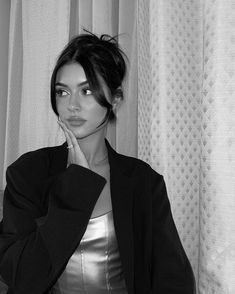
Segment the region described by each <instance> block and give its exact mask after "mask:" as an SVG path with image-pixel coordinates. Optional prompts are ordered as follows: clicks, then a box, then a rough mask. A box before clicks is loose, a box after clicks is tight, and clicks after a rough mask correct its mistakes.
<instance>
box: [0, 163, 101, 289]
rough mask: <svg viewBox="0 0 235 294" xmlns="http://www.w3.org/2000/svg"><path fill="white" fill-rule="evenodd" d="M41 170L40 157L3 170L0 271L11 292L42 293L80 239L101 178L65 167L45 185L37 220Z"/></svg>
mask: <svg viewBox="0 0 235 294" xmlns="http://www.w3.org/2000/svg"><path fill="white" fill-rule="evenodd" d="M37 165H38V166H37ZM46 172H47V171H46V169H45V167H44V166H43V160H41V159H40V160H34V161H32V160H23V162H20V164H18V165H13V166H10V167H9V168H8V169H7V173H6V178H7V186H6V189H5V194H4V202H3V219H2V222H1V226H0V275H1V276H2V277H3V279H4V281H5V283H6V284H7V285H8V286H9V289H10V291H11V292H10V293H16V294H32V293H34V294H43V293H47V291H48V290H49V289H50V288H51V286H52V285H53V284H54V282H55V281H56V279H57V278H58V275H59V274H60V272H61V271H62V270H63V267H64V266H65V265H66V263H67V261H68V259H69V257H70V256H71V254H72V253H73V251H74V250H75V248H76V246H77V245H78V243H79V242H80V240H81V238H82V236H83V234H84V232H85V229H86V226H87V223H88V220H89V218H90V215H91V212H92V210H93V207H94V205H95V202H96V201H97V199H98V197H99V194H100V193H101V191H102V189H103V187H104V185H105V182H106V180H105V179H104V178H103V177H101V176H100V175H98V174H96V173H94V172H93V171H91V170H89V169H86V168H83V167H81V166H79V165H70V166H69V167H68V168H67V169H66V170H65V171H64V172H62V173H61V174H60V175H59V176H58V177H57V178H56V180H55V181H54V183H53V185H51V187H50V189H48V194H49V200H48V201H49V206H48V212H47V214H46V215H45V217H44V218H42V217H43V214H42V208H41V207H42V204H41V203H40V201H41V200H40V201H39V199H40V197H39V195H38V190H40V184H41V183H42V179H43V178H45V175H44V174H45V173H46ZM39 223H40V225H38V224H39Z"/></svg>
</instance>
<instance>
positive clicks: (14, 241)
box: [0, 33, 194, 294]
mask: <svg viewBox="0 0 235 294" xmlns="http://www.w3.org/2000/svg"><path fill="white" fill-rule="evenodd" d="M123 56H124V55H123V53H122V51H121V50H120V48H119V47H118V44H117V42H116V41H115V40H114V38H111V37H109V36H107V35H102V36H101V37H100V38H99V37H97V36H95V35H93V34H90V33H87V34H83V35H79V36H78V37H76V38H74V39H73V40H71V41H70V43H69V44H68V45H67V46H66V47H65V49H64V50H63V52H62V53H61V55H60V56H59V58H58V61H57V64H56V66H55V68H54V71H53V73H52V78H51V104H52V108H53V110H54V112H55V113H56V115H57V116H58V123H59V126H60V127H61V128H62V130H63V132H64V134H65V137H66V142H65V143H64V144H63V145H61V146H56V147H48V148H42V149H39V150H36V151H33V152H29V153H26V154H24V155H22V156H21V157H20V158H19V159H18V160H16V161H15V162H14V163H13V164H12V165H11V166H9V167H8V169H7V173H6V177H7V186H6V190H5V196H4V208H3V209H4V210H3V214H4V217H3V220H2V223H1V228H0V232H1V234H0V274H1V275H2V277H3V279H4V281H5V282H6V284H7V285H9V291H8V293H15V294H43V293H49V292H50V293H54V294H65V293H66V294H72V293H89V294H93V293H96V294H99V293H102V294H104V293H116V294H124V293H136V294H137V293H139V294H147V293H156V294H157V293H158V294H193V293H194V277H193V273H192V269H191V266H190V264H189V261H188V259H187V257H186V255H185V252H184V250H183V247H182V245H181V242H180V239H179V236H178V234H177V231H176V228H175V225H174V222H173V219H172V214H171V210H170V205H169V201H168V198H167V193H166V188H165V184H164V180H163V177H162V176H161V175H159V174H157V173H156V172H155V171H154V170H152V169H151V167H150V166H149V165H148V164H146V163H144V162H143V161H141V160H138V159H135V158H131V157H127V156H124V155H121V154H118V153H116V152H115V151H114V150H113V149H112V147H111V146H110V145H109V143H108V141H107V140H106V139H105V136H106V129H107V124H108V123H109V122H112V121H113V120H114V119H115V115H114V110H115V109H116V108H117V107H118V105H119V104H120V102H121V100H122V98H123V92H122V81H123V79H124V76H125V72H126V65H125V60H124V57H123Z"/></svg>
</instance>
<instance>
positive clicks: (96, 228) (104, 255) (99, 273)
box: [52, 211, 127, 294]
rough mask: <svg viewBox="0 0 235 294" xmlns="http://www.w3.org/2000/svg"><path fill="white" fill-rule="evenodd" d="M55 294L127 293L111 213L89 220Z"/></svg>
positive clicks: (56, 286) (58, 282)
mask: <svg viewBox="0 0 235 294" xmlns="http://www.w3.org/2000/svg"><path fill="white" fill-rule="evenodd" d="M52 293H53V294H75V293H76V294H84V293H89V294H108V293H112V294H127V291H126V286H125V281H124V277H123V272H122V265H121V261H120V256H119V251H118V247H117V240H116V235H115V230H114V224H113V214H112V211H110V212H108V213H106V214H104V215H101V216H98V217H95V218H91V219H90V220H89V223H88V226H87V229H86V232H85V234H84V236H83V238H82V240H81V242H80V244H79V246H78V248H77V249H76V250H75V252H74V253H73V255H72V256H71V258H70V260H69V262H68V264H67V266H66V268H65V270H64V272H63V273H62V275H61V276H60V278H59V279H58V281H57V283H56V284H55V285H54V287H53V292H52Z"/></svg>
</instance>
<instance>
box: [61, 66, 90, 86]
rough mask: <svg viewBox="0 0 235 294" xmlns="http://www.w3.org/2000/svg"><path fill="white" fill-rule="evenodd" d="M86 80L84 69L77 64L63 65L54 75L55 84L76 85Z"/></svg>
mask: <svg viewBox="0 0 235 294" xmlns="http://www.w3.org/2000/svg"><path fill="white" fill-rule="evenodd" d="M86 80H87V78H86V74H85V72H84V69H83V67H82V66H81V65H80V64H79V63H68V64H65V65H63V66H62V67H61V68H60V69H59V70H58V72H57V74H56V82H61V83H64V84H75V83H76V84H78V83H81V82H84V81H86Z"/></svg>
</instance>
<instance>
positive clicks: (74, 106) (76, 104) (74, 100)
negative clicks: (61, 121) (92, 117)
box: [68, 94, 81, 111]
mask: <svg viewBox="0 0 235 294" xmlns="http://www.w3.org/2000/svg"><path fill="white" fill-rule="evenodd" d="M78 96H79V95H77V94H72V95H71V96H70V100H69V104H68V109H69V110H70V111H80V110H81V104H80V101H79V97H78Z"/></svg>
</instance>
